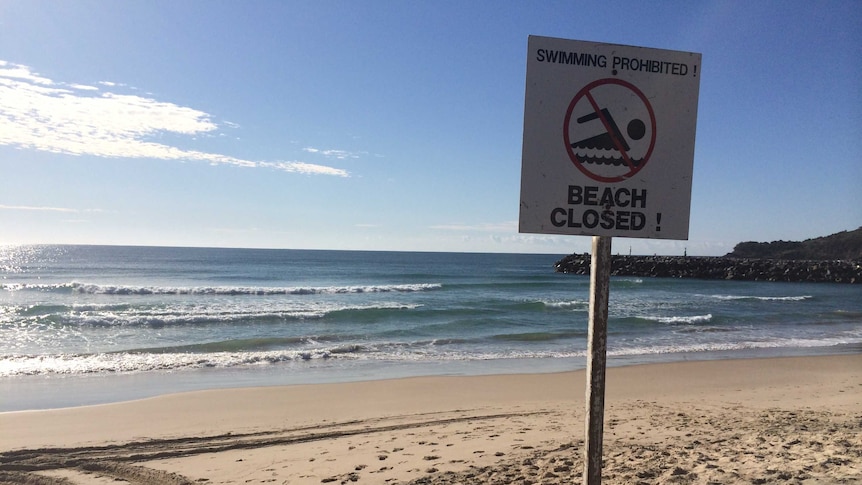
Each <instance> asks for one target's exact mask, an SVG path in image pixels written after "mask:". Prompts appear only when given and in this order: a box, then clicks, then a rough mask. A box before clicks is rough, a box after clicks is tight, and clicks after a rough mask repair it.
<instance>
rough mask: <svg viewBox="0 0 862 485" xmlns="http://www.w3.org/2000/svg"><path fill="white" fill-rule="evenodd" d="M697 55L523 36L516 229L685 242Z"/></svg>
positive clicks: (697, 64) (696, 81)
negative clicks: (525, 49)
mask: <svg viewBox="0 0 862 485" xmlns="http://www.w3.org/2000/svg"><path fill="white" fill-rule="evenodd" d="M700 59H701V55H700V54H696V53H691V52H679V51H669V50H661V49H647V48H643V47H632V46H624V45H614V44H599V43H595V42H582V41H574V40H565V39H555V38H550V37H537V36H530V38H529V42H528V53H527V87H526V99H525V103H524V141H523V143H524V144H523V152H522V165H521V209H520V225H519V230H520V232H527V233H540V234H574V235H589V236H614V237H637V238H653V239H688V226H689V211H690V206H691V177H692V166H693V162H694V138H695V125H696V122H697V98H698V91H699V89H700V74H701V69H700Z"/></svg>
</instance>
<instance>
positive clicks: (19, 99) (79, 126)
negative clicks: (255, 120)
mask: <svg viewBox="0 0 862 485" xmlns="http://www.w3.org/2000/svg"><path fill="white" fill-rule="evenodd" d="M98 84H99V85H100V86H102V87H106V88H116V87H119V86H123V85H121V84H118V83H113V82H110V81H101V82H99V83H98ZM227 126H231V127H236V125H235V124H232V123H227ZM218 128H219V127H218V125H217V124H216V123H215V121H213V119H212V116H210V115H209V114H208V113H205V112H203V111H200V110H196V109H194V108H189V107H185V106H180V105H177V104H174V103H169V102H163V101H158V100H156V99H153V98H152V97H144V96H138V95H130V94H119V93H114V92H103V91H102V89H101V88H99V87H97V86H89V85H83V84H74V83H60V82H55V81H53V80H51V79H49V78H46V77H44V76H41V75H39V74H37V73H34V72H32V71H31V69H30V68H29V67H28V66H24V65H20V64H13V63H9V62H6V61H2V60H0V145H9V146H14V147H18V148H22V149H34V150H39V151H45V152H52V153H63V154H68V155H91V156H97V157H107V158H153V159H161V160H192V161H203V162H209V163H210V164H227V165H235V166H240V167H265V168H270V169H275V170H282V171H286V172H296V173H303V174H315V175H335V176H341V177H347V176H349V174H348V172H347V171H345V170H341V169H337V168H333V167H328V166H325V165H317V164H311V163H305V162H259V161H252V160H245V159H242V158H237V157H232V156H229V155H223V154H218V153H208V152H203V151H197V150H187V149H182V148H179V147H176V146H171V145H166V144H163V143H157V142H153V141H149V140H151V139H152V138H153V137H154V136H155V135H158V134H161V133H178V134H181V135H190V136H196V135H202V134H211V133H212V132H215V131H217V130H218ZM336 158H338V157H336Z"/></svg>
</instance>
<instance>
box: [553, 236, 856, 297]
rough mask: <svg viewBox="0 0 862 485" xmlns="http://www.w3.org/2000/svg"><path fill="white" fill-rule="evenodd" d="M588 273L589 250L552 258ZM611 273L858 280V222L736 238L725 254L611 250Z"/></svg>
mask: <svg viewBox="0 0 862 485" xmlns="http://www.w3.org/2000/svg"><path fill="white" fill-rule="evenodd" d="M554 268H555V270H556V271H557V272H559V273H572V274H582V275H588V274H590V254H572V255H569V256H566V257H565V258H563V259H561V260H559V261H557V262H556V263H555V264H554ZM611 275H613V276H641V277H657V278H699V279H725V280H747V281H788V282H826V283H851V284H862V227H860V228H859V229H856V230H854V231H842V232H839V233H836V234H832V235H831V236H826V237H819V238H814V239H807V240H805V241H801V242H800V241H773V242H767V243H760V242H742V243H739V244H737V245H736V246H735V247H734V248H733V251H731V252H730V253H728V254H726V255H725V256H621V255H615V256H611Z"/></svg>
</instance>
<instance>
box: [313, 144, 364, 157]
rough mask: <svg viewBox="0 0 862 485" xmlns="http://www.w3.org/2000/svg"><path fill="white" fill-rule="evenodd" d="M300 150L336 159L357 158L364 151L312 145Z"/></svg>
mask: <svg viewBox="0 0 862 485" xmlns="http://www.w3.org/2000/svg"><path fill="white" fill-rule="evenodd" d="M302 151H304V152H307V153H314V154H315V155H323V156H324V157H326V158H335V159H337V160H347V159H349V158H359V157H360V156H361V155H363V154H364V152H349V151H347V150H333V149H323V148H314V147H305V148H303V149H302Z"/></svg>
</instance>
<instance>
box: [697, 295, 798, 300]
mask: <svg viewBox="0 0 862 485" xmlns="http://www.w3.org/2000/svg"><path fill="white" fill-rule="evenodd" d="M709 296H710V297H711V298H715V299H718V300H758V301H804V300H810V299H812V298H814V296H812V295H799V296H755V295H709Z"/></svg>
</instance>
